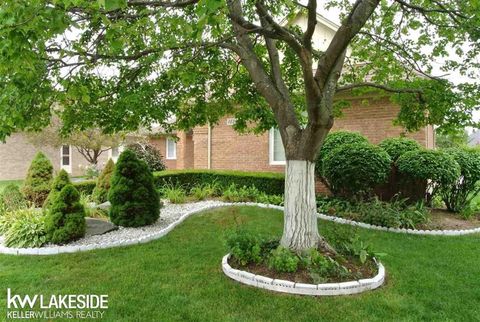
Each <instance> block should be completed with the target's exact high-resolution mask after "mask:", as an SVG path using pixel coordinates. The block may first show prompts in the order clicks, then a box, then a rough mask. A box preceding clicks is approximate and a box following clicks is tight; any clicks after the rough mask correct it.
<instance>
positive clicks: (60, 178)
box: [43, 169, 71, 208]
mask: <svg viewBox="0 0 480 322" xmlns="http://www.w3.org/2000/svg"><path fill="white" fill-rule="evenodd" d="M67 184H71V182H70V177H69V176H68V173H67V171H65V170H63V169H62V170H60V172H59V173H58V174H57V176H56V177H55V179H53V182H52V186H51V190H50V193H49V194H48V197H47V199H46V200H45V202H44V204H43V207H44V208H48V207H50V206H51V204H52V201H53V200H54V199H55V198H56V196H57V195H58V194H59V193H60V191H62V189H63V188H64V187H65V186H66V185H67Z"/></svg>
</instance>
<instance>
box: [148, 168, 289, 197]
mask: <svg viewBox="0 0 480 322" xmlns="http://www.w3.org/2000/svg"><path fill="white" fill-rule="evenodd" d="M154 179H155V186H156V187H157V188H161V187H163V186H164V185H167V184H173V185H180V186H182V187H183V188H184V189H186V190H188V191H189V190H190V189H191V188H192V187H194V186H198V185H201V184H208V183H213V182H216V183H217V184H218V185H220V187H221V188H225V189H226V188H228V187H229V186H230V185H231V184H232V183H233V184H235V185H236V186H240V187H243V186H247V187H250V186H255V187H256V188H257V189H258V190H259V191H261V192H265V193H266V194H269V195H280V194H283V192H284V185H285V182H284V181H285V176H284V174H283V173H274V172H242V171H227V170H225V171H222V170H166V171H161V172H154Z"/></svg>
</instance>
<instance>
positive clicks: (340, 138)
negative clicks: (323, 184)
mask: <svg viewBox="0 0 480 322" xmlns="http://www.w3.org/2000/svg"><path fill="white" fill-rule="evenodd" d="M350 143H352V144H353V143H355V144H360V143H368V140H367V139H366V138H365V137H364V136H362V135H361V134H360V133H357V132H347V131H337V132H332V133H330V134H328V135H327V137H326V139H325V141H324V142H323V145H322V148H321V149H320V152H319V153H318V157H317V159H316V160H315V173H316V174H317V176H323V163H324V160H325V158H326V157H327V156H328V155H329V154H330V153H331V152H332V151H333V150H334V149H336V148H338V147H340V146H342V145H345V144H350Z"/></svg>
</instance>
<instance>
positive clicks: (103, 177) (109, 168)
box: [92, 159, 115, 203]
mask: <svg viewBox="0 0 480 322" xmlns="http://www.w3.org/2000/svg"><path fill="white" fill-rule="evenodd" d="M114 170H115V163H114V162H113V160H112V159H109V160H108V162H107V164H106V165H105V167H104V168H103V170H102V173H101V174H100V176H99V177H98V179H97V184H96V185H95V189H93V192H92V199H93V201H94V202H96V203H104V202H105V201H107V200H108V191H109V190H110V181H111V178H112V174H113V171H114Z"/></svg>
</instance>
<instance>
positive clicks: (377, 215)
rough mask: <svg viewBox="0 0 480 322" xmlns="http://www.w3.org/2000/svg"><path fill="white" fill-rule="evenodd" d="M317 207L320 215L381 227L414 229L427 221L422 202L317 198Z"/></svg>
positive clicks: (427, 217)
mask: <svg viewBox="0 0 480 322" xmlns="http://www.w3.org/2000/svg"><path fill="white" fill-rule="evenodd" d="M317 207H318V211H319V212H320V213H326V214H329V215H335V216H339V217H343V218H348V219H351V220H355V221H359V222H364V223H368V224H372V225H376V226H383V227H392V228H412V229H415V228H417V227H418V226H419V225H422V224H425V223H427V222H428V220H429V213H428V210H427V209H426V208H425V206H424V204H423V203H422V202H418V203H417V204H414V205H409V204H407V203H406V200H405V199H398V200H397V199H394V200H391V201H390V202H384V201H380V200H378V199H377V198H374V199H373V200H371V201H357V202H351V201H348V200H345V199H340V198H328V197H324V198H317Z"/></svg>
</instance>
